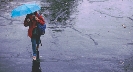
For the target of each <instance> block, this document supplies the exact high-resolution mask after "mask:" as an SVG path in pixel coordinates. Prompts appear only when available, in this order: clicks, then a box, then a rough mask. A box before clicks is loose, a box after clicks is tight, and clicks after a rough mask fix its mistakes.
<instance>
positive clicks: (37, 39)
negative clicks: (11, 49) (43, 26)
mask: <svg viewBox="0 0 133 72" xmlns="http://www.w3.org/2000/svg"><path fill="white" fill-rule="evenodd" d="M36 41H37V43H36V44H37V47H36V48H39V44H40V35H39V36H37V37H36Z"/></svg>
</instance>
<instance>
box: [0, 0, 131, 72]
mask: <svg viewBox="0 0 133 72" xmlns="http://www.w3.org/2000/svg"><path fill="white" fill-rule="evenodd" d="M24 2H27V1H26V0H25V1H23V2H18V3H17V5H19V4H21V3H24ZM44 2H45V1H44ZM37 3H40V1H37ZM132 3H133V1H131V0H127V1H126V0H118V1H113V0H81V1H78V2H76V4H75V7H74V8H73V9H74V11H73V12H72V13H71V14H70V18H69V19H68V20H67V21H66V23H67V25H66V26H62V25H55V24H51V23H52V22H49V20H50V19H49V18H47V17H46V21H47V30H46V34H45V35H44V36H42V37H41V39H42V43H43V46H42V47H40V49H39V51H40V65H41V69H42V72H132V71H133V70H132V68H133V63H132V61H133V49H132V48H133V38H132V37H133V29H132V27H133V6H132ZM44 4H46V3H44ZM8 5H9V6H6V7H5V8H4V9H3V8H2V9H1V13H2V14H1V15H0V20H1V21H0V30H1V31H0V36H1V37H0V46H1V48H0V72H18V71H19V72H31V70H32V50H31V42H30V38H29V37H27V29H28V28H25V27H24V26H23V25H22V23H23V19H24V16H23V17H18V18H15V19H12V18H10V11H11V10H10V9H9V10H8V8H9V7H11V8H14V5H16V2H10V3H9V4H8ZM6 8H7V9H6ZM5 10H6V11H5ZM55 26H56V27H55Z"/></svg>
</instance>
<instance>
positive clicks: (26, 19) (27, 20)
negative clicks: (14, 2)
mask: <svg viewBox="0 0 133 72" xmlns="http://www.w3.org/2000/svg"><path fill="white" fill-rule="evenodd" d="M29 22H30V19H29V18H28V17H27V16H26V18H25V20H24V26H25V27H27V26H29Z"/></svg>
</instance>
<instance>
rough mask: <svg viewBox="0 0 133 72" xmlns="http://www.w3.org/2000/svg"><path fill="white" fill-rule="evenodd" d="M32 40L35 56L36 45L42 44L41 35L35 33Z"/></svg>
mask: <svg viewBox="0 0 133 72" xmlns="http://www.w3.org/2000/svg"><path fill="white" fill-rule="evenodd" d="M31 42H32V50H33V56H36V55H37V54H36V45H37V46H39V44H40V35H33V36H32V38H31Z"/></svg>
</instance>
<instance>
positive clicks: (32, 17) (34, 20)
mask: <svg viewBox="0 0 133 72" xmlns="http://www.w3.org/2000/svg"><path fill="white" fill-rule="evenodd" d="M38 23H39V24H41V25H44V24H45V21H44V18H43V17H42V16H41V15H39V14H38V13H37V11H35V12H34V13H31V14H27V16H26V18H25V20H24V26H25V27H28V26H29V29H28V36H29V37H30V38H31V42H32V50H33V59H34V60H36V56H37V53H36V49H38V48H39V44H40V37H41V34H39V32H37V24H38Z"/></svg>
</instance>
